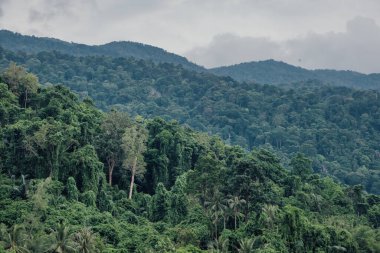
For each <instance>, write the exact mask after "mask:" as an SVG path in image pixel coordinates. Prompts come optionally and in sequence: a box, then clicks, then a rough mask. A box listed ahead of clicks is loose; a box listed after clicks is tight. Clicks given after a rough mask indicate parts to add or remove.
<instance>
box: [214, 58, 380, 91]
mask: <svg viewBox="0 0 380 253" xmlns="http://www.w3.org/2000/svg"><path fill="white" fill-rule="evenodd" d="M209 71H210V72H212V73H214V74H216V75H220V76H230V77H232V78H234V79H235V80H238V81H248V82H250V81H254V82H258V83H266V84H275V85H279V84H289V83H294V82H302V81H306V80H312V79H316V80H320V81H322V82H323V83H328V84H331V85H335V86H347V87H354V88H362V89H377V90H380V74H369V75H366V74H362V73H358V72H354V71H338V70H322V69H321V70H307V69H304V68H300V67H295V66H293V65H290V64H287V63H284V62H280V61H274V60H266V61H258V62H247V63H241V64H237V65H232V66H226V67H218V68H213V69H210V70H209Z"/></svg>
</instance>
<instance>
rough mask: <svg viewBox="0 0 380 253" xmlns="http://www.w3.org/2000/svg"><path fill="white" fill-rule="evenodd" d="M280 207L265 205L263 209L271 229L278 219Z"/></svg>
mask: <svg viewBox="0 0 380 253" xmlns="http://www.w3.org/2000/svg"><path fill="white" fill-rule="evenodd" d="M278 210H279V208H278V206H276V205H268V204H265V205H264V206H263V208H262V212H263V214H264V215H265V218H264V219H265V221H266V223H267V224H268V225H269V228H270V229H272V228H273V225H274V223H275V221H276V219H277V213H278Z"/></svg>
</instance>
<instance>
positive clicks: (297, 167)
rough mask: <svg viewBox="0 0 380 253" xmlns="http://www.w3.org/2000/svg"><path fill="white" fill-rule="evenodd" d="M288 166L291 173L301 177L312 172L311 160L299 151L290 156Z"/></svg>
mask: <svg viewBox="0 0 380 253" xmlns="http://www.w3.org/2000/svg"><path fill="white" fill-rule="evenodd" d="M290 166H292V172H293V174H295V175H298V176H300V177H301V178H305V177H306V176H307V175H309V174H311V173H312V168H311V160H310V159H308V158H307V157H306V156H305V155H303V154H301V153H298V154H297V155H296V156H295V157H293V158H292V160H291V162H290Z"/></svg>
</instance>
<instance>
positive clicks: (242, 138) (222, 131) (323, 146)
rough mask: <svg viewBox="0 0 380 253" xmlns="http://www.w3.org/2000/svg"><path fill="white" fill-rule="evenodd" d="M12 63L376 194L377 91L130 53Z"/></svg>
mask: <svg viewBox="0 0 380 253" xmlns="http://www.w3.org/2000/svg"><path fill="white" fill-rule="evenodd" d="M12 61H13V62H17V63H18V64H21V65H23V66H24V67H26V68H27V69H28V70H30V71H32V72H33V73H35V74H36V75H37V76H38V77H39V79H40V82H41V83H42V84H43V85H44V86H51V85H52V83H53V84H63V85H65V86H67V87H69V88H71V89H72V90H73V91H75V92H76V93H78V94H80V96H81V97H82V98H85V97H87V96H90V97H91V98H92V99H93V100H94V101H95V104H96V105H97V106H98V107H99V108H101V109H103V110H104V111H109V110H111V109H112V108H117V109H118V110H120V111H124V112H127V113H129V114H130V115H131V116H135V115H142V116H143V117H145V118H153V117H155V116H160V117H162V118H164V119H165V120H172V119H175V120H177V121H178V122H179V123H180V124H185V125H188V126H190V127H192V128H194V129H196V130H199V131H204V132H207V133H211V134H217V135H219V136H220V137H221V138H222V139H223V140H225V141H226V142H227V143H228V144H238V145H240V146H242V147H244V148H246V149H247V150H252V149H253V148H257V147H265V148H266V149H271V150H273V152H275V153H277V156H278V157H279V158H280V160H281V164H282V165H283V166H284V167H289V164H290V157H292V156H294V155H295V154H297V153H298V152H301V153H304V154H305V155H307V156H308V157H309V158H311V159H312V167H313V171H314V172H320V173H322V174H327V175H330V176H334V177H337V178H338V179H340V180H341V181H342V182H344V183H346V184H349V185H356V184H362V185H363V186H364V188H365V190H367V191H368V192H371V193H377V194H379V193H380V171H379V168H380V153H379V152H380V150H379V143H380V131H379V130H380V96H379V92H377V91H373V90H356V89H352V88H345V87H334V86H328V85H324V84H323V83H321V82H318V81H308V82H303V83H297V84H294V85H293V86H287V87H286V88H285V87H284V88H280V87H276V86H271V85H260V84H254V83H239V82H236V81H234V80H233V79H231V78H228V77H218V76H215V75H212V74H208V73H198V72H194V71H189V70H186V69H184V68H182V67H181V66H176V65H172V64H168V63H162V64H155V63H153V62H150V61H143V60H136V59H134V58H111V57H105V56H87V57H75V56H71V55H66V54H61V53H58V52H41V53H38V54H35V55H33V54H31V55H28V54H25V53H22V52H19V53H13V52H11V51H7V50H1V51H0V66H2V67H4V68H6V67H8V66H9V64H10V62H12Z"/></svg>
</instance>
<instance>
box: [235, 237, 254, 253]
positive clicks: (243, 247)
mask: <svg viewBox="0 0 380 253" xmlns="http://www.w3.org/2000/svg"><path fill="white" fill-rule="evenodd" d="M254 242H255V241H254V239H252V238H244V239H241V240H240V242H239V248H238V252H239V253H253V245H254Z"/></svg>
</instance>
